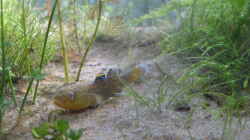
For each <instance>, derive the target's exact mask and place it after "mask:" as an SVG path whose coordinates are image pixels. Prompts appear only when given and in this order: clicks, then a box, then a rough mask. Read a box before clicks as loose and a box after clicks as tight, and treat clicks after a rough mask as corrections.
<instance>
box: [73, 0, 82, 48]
mask: <svg viewBox="0 0 250 140" xmlns="http://www.w3.org/2000/svg"><path fill="white" fill-rule="evenodd" d="M76 8H77V3H76V0H73V13H74V18H73V27H74V35H75V42H76V46H77V48H78V49H79V52H81V50H82V49H81V46H80V43H79V36H78V32H77V31H78V27H77V17H76V15H77V11H76Z"/></svg>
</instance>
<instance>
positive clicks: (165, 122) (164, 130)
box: [4, 41, 250, 140]
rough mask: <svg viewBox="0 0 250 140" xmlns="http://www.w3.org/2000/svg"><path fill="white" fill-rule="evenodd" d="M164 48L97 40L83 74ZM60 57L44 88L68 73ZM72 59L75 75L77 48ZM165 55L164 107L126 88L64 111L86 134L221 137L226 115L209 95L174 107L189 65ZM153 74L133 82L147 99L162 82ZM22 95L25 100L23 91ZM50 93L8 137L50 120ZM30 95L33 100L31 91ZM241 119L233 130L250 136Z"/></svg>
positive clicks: (11, 116) (145, 138)
mask: <svg viewBox="0 0 250 140" xmlns="http://www.w3.org/2000/svg"><path fill="white" fill-rule="evenodd" d="M159 54H160V51H159V47H158V46H157V45H156V44H149V45H145V46H135V44H131V43H130V44H129V43H126V42H122V41H113V42H109V43H107V42H106V43H103V42H99V43H96V44H95V46H94V47H93V50H92V51H91V53H90V55H89V57H88V61H87V63H86V66H85V67H84V70H83V71H82V75H81V80H93V79H94V77H95V74H97V73H98V72H100V71H103V70H106V69H108V68H110V67H114V66H119V67H121V66H123V65H126V64H128V63H137V62H141V63H143V62H144V61H151V60H153V59H155V57H156V56H158V55H159ZM60 59H61V58H60V57H59V58H58V60H57V61H56V62H52V63H50V64H48V65H47V66H46V69H45V72H46V73H47V76H46V79H45V80H43V81H41V84H40V89H43V88H46V87H53V85H60V84H62V83H63V75H64V73H63V65H62V62H61V61H60ZM70 59H71V64H70V75H71V77H75V75H76V72H77V68H78V66H79V62H80V56H79V54H78V53H77V52H74V51H72V52H71V55H70ZM161 59H164V61H161V62H162V64H161V65H162V66H163V69H164V70H165V71H166V72H167V73H168V74H169V76H170V77H171V78H170V79H168V80H167V82H166V84H165V87H167V95H166V97H167V98H166V99H165V101H164V102H163V103H162V104H161V105H160V106H159V108H160V110H161V111H159V110H157V109H156V107H153V105H150V106H145V104H143V102H140V101H136V100H135V99H134V97H132V96H129V94H128V91H127V90H124V91H123V92H122V93H121V95H122V96H120V97H115V98H113V99H111V100H110V101H108V102H107V103H105V104H104V105H102V106H100V107H98V108H96V109H90V110H86V111H85V112H81V113H74V114H65V115H61V116H59V117H60V118H61V119H65V120H68V121H69V122H70V124H71V127H72V128H85V131H84V135H83V137H82V138H81V140H191V139H195V140H219V139H220V138H221V135H222V130H223V123H224V121H223V117H221V115H218V109H217V107H216V105H215V104H214V103H209V102H208V103H209V104H210V107H209V108H208V109H206V110H205V109H203V108H201V107H200V102H203V101H204V102H207V101H205V100H204V99H200V98H195V99H193V100H192V103H190V106H191V110H190V111H187V112H179V111H175V110H174V107H173V105H172V104H168V103H169V101H170V99H171V97H172V95H175V94H176V93H177V92H178V91H179V89H180V86H179V85H178V84H176V83H175V82H174V81H175V80H174V79H175V78H176V77H178V76H177V75H178V73H180V71H181V70H183V67H185V65H184V64H182V63H181V62H180V61H178V59H177V58H176V57H173V56H166V57H163V58H161ZM151 74H152V75H153V76H151V77H150V76H149V78H146V80H145V81H144V82H143V83H140V84H137V85H133V86H132V87H133V88H134V89H135V90H136V91H137V92H138V94H139V95H141V96H144V97H147V98H148V99H153V98H155V96H156V95H157V94H158V92H157V90H158V87H159V85H160V83H161V82H160V78H159V76H157V72H155V73H154V72H152V73H151ZM149 75H150V74H149ZM154 75H156V76H154ZM41 91H42V90H41ZM19 96H20V99H19V101H20V100H21V97H22V96H23V95H22V94H20V95H19ZM51 97H53V95H48V94H46V93H43V92H40V94H39V97H38V100H37V103H36V104H35V105H26V108H25V111H24V113H23V117H22V120H21V123H20V125H19V126H18V127H17V128H16V129H15V130H13V131H12V133H11V134H10V135H8V136H7V137H6V138H4V139H7V140H32V139H33V138H32V135H31V128H32V127H34V126H38V125H39V124H40V123H42V122H44V121H46V120H47V118H48V114H49V112H50V111H52V110H54V109H57V107H55V106H54V105H53V104H52V103H51V101H52V100H51ZM180 97H182V96H180ZM183 97H184V96H183ZM28 100H29V101H31V97H29V98H28ZM179 100H181V98H179ZM19 104H20V103H19ZM188 104H189V102H188ZM16 116H17V112H16V111H15V110H14V109H11V110H9V111H8V112H7V113H6V116H5V118H6V119H5V120H4V128H6V129H9V128H10V127H11V126H12V125H13V124H14V122H15V118H16ZM242 124H244V126H242V125H241V126H240V125H239V122H237V121H235V122H234V123H233V125H232V127H233V129H232V131H233V132H230V134H232V135H233V136H235V139H237V140H250V118H243V120H242ZM236 132H237V133H236Z"/></svg>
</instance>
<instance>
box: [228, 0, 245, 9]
mask: <svg viewBox="0 0 250 140" xmlns="http://www.w3.org/2000/svg"><path fill="white" fill-rule="evenodd" d="M230 2H231V4H232V5H233V6H235V7H237V8H239V9H242V8H243V6H244V5H245V4H246V0H230Z"/></svg>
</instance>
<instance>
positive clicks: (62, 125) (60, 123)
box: [54, 120, 69, 134]
mask: <svg viewBox="0 0 250 140" xmlns="http://www.w3.org/2000/svg"><path fill="white" fill-rule="evenodd" d="M54 126H55V129H56V130H57V131H59V132H60V133H62V134H64V133H66V131H67V130H68V129H69V122H68V121H66V120H57V121H56V122H55V124H54Z"/></svg>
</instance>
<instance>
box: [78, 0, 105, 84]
mask: <svg viewBox="0 0 250 140" xmlns="http://www.w3.org/2000/svg"><path fill="white" fill-rule="evenodd" d="M98 13H99V14H98V18H97V24H96V27H95V32H94V34H93V36H92V39H91V40H90V42H89V43H88V47H87V49H86V50H85V52H84V55H83V57H82V60H81V63H80V66H79V69H78V72H77V76H76V81H79V80H80V75H81V71H82V67H83V65H84V63H85V60H86V57H87V55H88V52H89V50H90V49H91V48H92V47H93V43H94V40H95V38H96V34H97V31H98V28H99V25H100V22H101V14H102V0H99V12H98Z"/></svg>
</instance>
